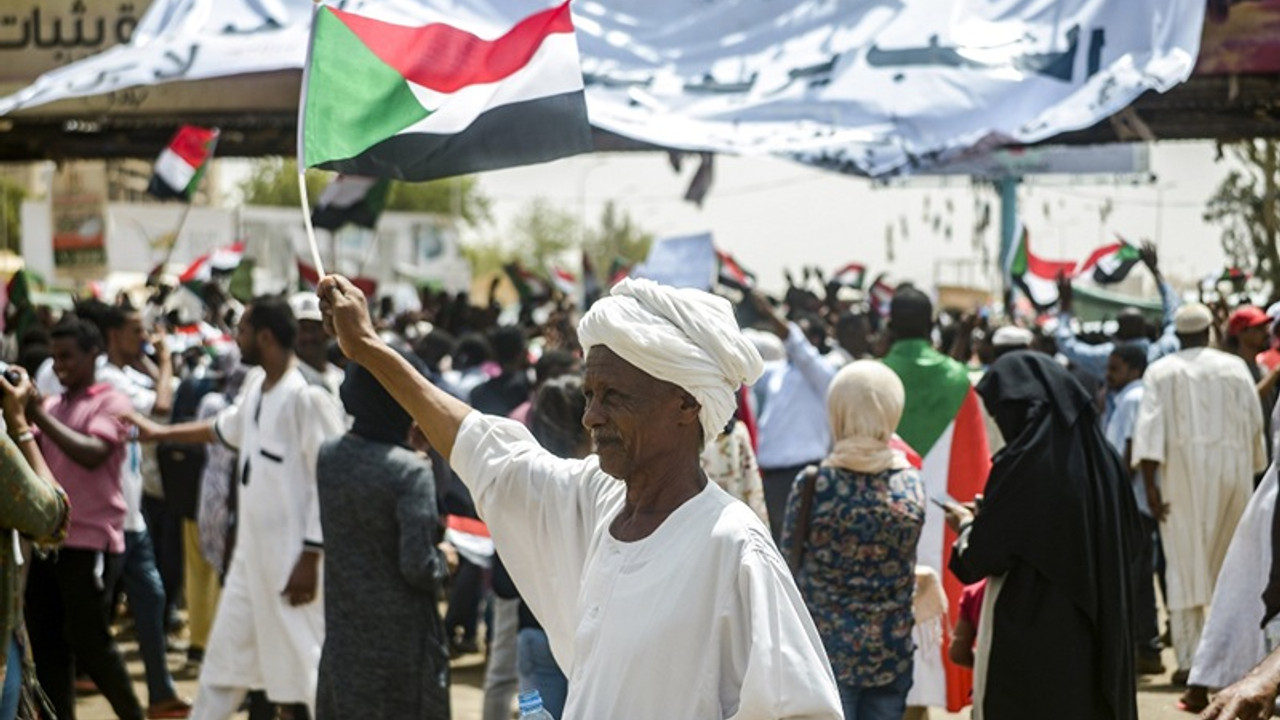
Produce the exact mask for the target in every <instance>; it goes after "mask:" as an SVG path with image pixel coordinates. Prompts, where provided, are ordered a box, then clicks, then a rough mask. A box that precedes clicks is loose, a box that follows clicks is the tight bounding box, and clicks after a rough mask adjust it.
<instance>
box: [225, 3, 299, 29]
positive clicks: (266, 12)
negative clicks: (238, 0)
mask: <svg viewBox="0 0 1280 720" xmlns="http://www.w3.org/2000/svg"><path fill="white" fill-rule="evenodd" d="M263 1H264V0H249V1H248V5H249V8H248V9H249V10H250V11H251V12H253V13H254V14H255V15H257V16H258V17H259V18H261V19H262V22H261V23H259V24H258V25H255V26H251V27H237V26H235V25H227V26H226V27H224V28H222V34H223V35H253V34H254V33H260V32H264V31H270V30H279V29H280V28H282V27H284V21H287V20H288V18H287V17H277V16H278V15H283V14H284V11H283V9H281V8H277V9H275V10H273V9H271V8H266V7H262V2H263Z"/></svg>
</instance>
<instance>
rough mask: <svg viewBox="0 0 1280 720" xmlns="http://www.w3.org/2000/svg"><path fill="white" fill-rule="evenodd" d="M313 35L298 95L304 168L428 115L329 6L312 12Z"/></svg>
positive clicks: (346, 154) (356, 150) (354, 151)
mask: <svg viewBox="0 0 1280 720" xmlns="http://www.w3.org/2000/svg"><path fill="white" fill-rule="evenodd" d="M312 33H313V37H312V41H311V60H310V61H309V63H308V66H307V77H306V80H305V83H304V85H305V87H304V92H305V96H304V98H303V103H304V106H305V109H304V115H303V117H304V127H305V132H303V133H302V138H301V140H302V142H301V145H302V154H303V157H304V158H305V166H307V167H314V166H316V165H320V164H322V163H325V162H330V161H334V160H346V159H348V158H352V157H355V156H357V155H359V154H360V153H362V152H364V151H365V150H368V149H369V148H371V147H373V146H374V145H375V144H377V143H378V142H380V141H382V140H385V139H386V138H389V137H391V136H392V135H395V134H396V133H398V132H400V131H401V130H404V129H405V128H407V127H409V126H410V125H412V124H414V123H416V122H418V121H420V120H422V119H424V118H426V117H427V116H428V115H430V114H431V112H430V111H429V110H427V109H426V108H425V107H423V106H422V103H420V102H418V98H417V97H415V96H414V94H413V91H412V90H411V89H410V88H409V84H408V82H407V81H406V80H405V79H404V76H403V75H401V74H400V73H399V72H398V71H397V70H395V69H393V68H392V67H391V66H390V65H388V64H387V63H385V62H384V61H383V60H382V59H381V58H379V57H378V56H377V55H375V54H374V52H373V51H372V50H370V49H369V46H368V45H366V44H365V43H364V41H362V40H361V39H360V38H359V37H358V36H356V34H355V33H354V32H352V31H351V29H350V28H348V27H347V26H346V24H344V23H343V22H342V21H341V20H339V19H338V18H337V17H336V16H335V15H334V14H333V10H331V9H330V8H328V7H321V8H320V9H318V10H317V11H316V18H315V25H314V27H313V29H312Z"/></svg>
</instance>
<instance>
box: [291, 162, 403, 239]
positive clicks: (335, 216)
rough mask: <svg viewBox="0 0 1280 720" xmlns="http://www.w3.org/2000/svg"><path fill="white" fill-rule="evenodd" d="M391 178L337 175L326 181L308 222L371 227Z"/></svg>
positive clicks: (328, 227) (326, 226)
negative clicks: (326, 183)
mask: <svg viewBox="0 0 1280 720" xmlns="http://www.w3.org/2000/svg"><path fill="white" fill-rule="evenodd" d="M390 186H391V181H390V180H387V179H386V178H372V177H363V176H360V175H339V176H338V177H336V178H334V179H333V182H331V183H329V186H328V187H326V188H325V189H324V193H322V194H321V195H320V200H319V202H317V203H316V209H315V212H313V213H311V222H312V224H314V225H315V226H316V227H318V228H324V229H326V230H337V229H338V228H340V227H342V226H344V225H356V226H358V227H362V228H369V229H370V230H372V229H373V228H375V227H377V225H378V218H379V217H380V216H381V215H382V209H383V207H385V206H386V204H387V191H388V190H389V189H390Z"/></svg>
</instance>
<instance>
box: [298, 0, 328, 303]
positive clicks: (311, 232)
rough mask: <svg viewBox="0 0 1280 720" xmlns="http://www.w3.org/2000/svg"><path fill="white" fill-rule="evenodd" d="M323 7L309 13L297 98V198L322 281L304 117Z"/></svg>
mask: <svg viewBox="0 0 1280 720" xmlns="http://www.w3.org/2000/svg"><path fill="white" fill-rule="evenodd" d="M322 7H324V0H316V4H315V8H313V9H312V12H311V30H312V32H311V37H309V38H308V39H307V62H306V64H305V65H303V66H302V93H301V97H300V98H298V196H299V197H300V198H301V199H302V222H303V223H304V224H305V225H306V228H307V245H308V246H309V247H310V248H311V262H312V264H314V265H315V267H316V276H317V277H318V278H319V279H321V280H323V279H324V261H323V260H321V259H320V246H319V245H317V244H316V229H315V227H314V226H313V225H312V224H311V201H310V199H308V198H307V162H306V148H307V143H306V137H307V133H306V123H305V120H306V117H307V81H308V80H310V77H311V49H312V45H313V44H314V42H315V25H316V16H317V15H318V14H319V12H320V9H321V8H322Z"/></svg>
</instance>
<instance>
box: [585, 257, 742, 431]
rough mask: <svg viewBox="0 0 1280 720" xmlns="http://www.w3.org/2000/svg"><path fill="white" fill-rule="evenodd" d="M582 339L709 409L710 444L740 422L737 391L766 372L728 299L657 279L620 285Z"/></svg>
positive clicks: (705, 426)
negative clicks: (733, 420)
mask: <svg viewBox="0 0 1280 720" xmlns="http://www.w3.org/2000/svg"><path fill="white" fill-rule="evenodd" d="M578 340H579V341H580V342H581V343H582V347H583V348H585V349H586V350H587V352H588V353H590V352H591V348H592V347H593V346H595V345H604V346H605V347H607V348H609V349H610V350H612V351H614V352H615V353H617V354H618V357H620V358H622V359H623V360H626V361H627V362H629V363H631V364H632V365H635V366H636V367H638V368H640V369H641V370H643V371H644V372H646V373H648V374H649V375H652V376H653V377H656V378H658V379H659V380H665V381H667V382H669V383H672V384H673V385H677V386H679V387H681V388H684V390H685V391H686V392H688V393H689V394H690V395H692V396H693V397H694V398H695V399H696V400H697V401H698V404H699V405H701V406H702V409H701V411H700V412H699V413H698V420H699V422H700V424H701V425H702V431H703V432H702V436H703V442H704V443H709V442H712V441H713V440H715V439H716V437H717V436H719V435H720V433H721V432H723V431H724V427H725V425H726V424H728V422H729V418H731V417H733V412H734V410H735V409H736V408H737V396H736V393H737V392H738V387H739V386H741V385H743V384H747V385H750V384H751V383H754V382H755V381H756V380H758V379H759V378H760V374H761V373H762V372H764V363H763V362H762V361H761V360H760V353H759V352H758V351H757V350H756V348H755V346H754V345H752V344H751V343H750V342H748V341H747V339H746V338H745V337H743V335H742V331H741V330H739V329H738V323H737V321H736V320H735V319H734V316H733V306H731V305H730V304H729V301H728V300H725V299H724V298H722V297H719V296H716V295H712V294H711V293H707V292H702V291H701V290H693V289H687V288H686V289H677V288H672V287H667V286H665V285H659V284H658V283H655V282H653V281H652V280H639V279H628V280H623V281H622V282H620V283H618V284H617V285H615V286H614V287H613V291H612V292H611V293H610V295H609V296H608V297H605V298H601V299H600V300H598V301H596V303H595V304H594V305H592V306H591V310H590V311H588V312H587V314H586V315H584V316H582V320H580V321H579V322H578Z"/></svg>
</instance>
